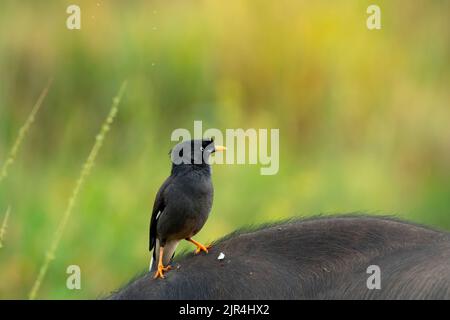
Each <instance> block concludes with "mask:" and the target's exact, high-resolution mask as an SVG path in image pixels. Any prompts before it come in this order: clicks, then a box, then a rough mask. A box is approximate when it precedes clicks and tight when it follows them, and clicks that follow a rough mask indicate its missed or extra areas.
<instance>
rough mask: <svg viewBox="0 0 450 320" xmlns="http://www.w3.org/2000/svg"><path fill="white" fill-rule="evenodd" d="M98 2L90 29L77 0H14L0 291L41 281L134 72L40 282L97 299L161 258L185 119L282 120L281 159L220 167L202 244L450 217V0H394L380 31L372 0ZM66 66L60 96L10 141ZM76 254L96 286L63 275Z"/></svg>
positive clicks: (221, 122) (2, 39)
mask: <svg viewBox="0 0 450 320" xmlns="http://www.w3.org/2000/svg"><path fill="white" fill-rule="evenodd" d="M99 4H100V6H97V3H96V2H92V1H87V0H81V1H79V5H80V6H81V8H82V19H83V20H82V30H80V31H69V30H67V29H66V28H65V18H66V16H67V15H66V14H65V8H66V5H65V4H61V3H59V2H52V3H50V2H46V3H44V2H39V1H32V0H24V1H12V0H5V1H3V2H2V4H1V9H0V70H1V72H0V84H1V85H0V161H1V163H0V168H2V167H4V166H5V165H6V166H7V167H6V172H7V178H5V179H3V180H2V181H1V183H0V212H1V213H2V214H3V213H4V212H6V209H7V207H8V206H9V205H11V208H13V213H12V214H11V216H10V221H9V223H8V228H7V232H6V234H5V238H4V241H3V243H4V247H3V248H2V249H1V250H0V298H20V299H23V298H27V297H29V294H30V289H31V288H32V286H33V284H34V282H35V281H36V277H37V276H38V274H39V270H40V268H41V266H42V264H43V263H44V262H45V260H46V259H48V258H46V257H45V256H44V254H45V252H46V251H52V250H51V248H52V247H55V246H54V245H52V243H54V241H55V237H56V233H55V232H58V234H61V232H60V231H56V230H61V227H60V226H61V224H62V221H64V220H63V219H64V216H65V214H64V213H65V212H67V210H68V206H69V203H70V202H69V201H68V199H71V198H72V197H73V193H74V184H76V181H78V180H79V179H80V164H81V163H83V161H84V154H85V152H87V148H89V147H90V146H91V145H92V143H93V141H92V140H93V137H96V135H97V134H98V130H99V128H98V126H99V124H100V123H103V122H104V116H105V114H107V113H108V111H109V107H110V106H109V105H105V101H109V99H110V98H111V96H112V95H113V93H114V92H116V90H117V87H118V86H119V85H120V83H121V81H122V79H124V78H126V79H128V84H129V85H128V89H127V94H126V95H125V96H124V98H123V100H122V101H121V103H120V113H118V114H117V117H116V119H115V120H114V130H111V131H110V132H108V138H107V139H105V140H104V141H103V143H102V149H101V152H100V153H99V154H98V156H97V158H96V164H97V165H96V166H95V167H93V169H92V171H91V173H90V176H89V179H88V180H87V181H86V182H87V183H85V184H84V185H83V187H82V192H80V193H78V194H77V196H76V201H74V203H73V208H72V209H70V212H71V214H69V215H70V219H68V220H67V223H64V227H63V228H62V230H63V232H62V236H60V235H58V236H57V237H58V238H60V239H61V241H59V240H58V241H57V245H56V248H57V250H55V251H56V254H55V256H56V258H55V259H54V260H51V264H50V265H49V269H48V272H47V273H46V276H45V278H44V279H43V281H42V282H41V286H40V287H39V291H38V294H37V295H36V297H37V298H48V299H83V298H96V297H98V296H99V295H102V294H107V293H108V292H109V291H111V290H114V289H116V288H118V287H119V286H121V285H122V284H124V283H125V282H127V281H128V280H129V279H130V278H131V277H133V276H134V275H135V274H137V273H140V272H141V271H143V270H145V269H146V268H147V266H148V259H149V253H148V250H147V247H148V224H149V220H150V213H151V208H152V205H153V200H154V196H155V194H156V192H157V190H158V188H159V187H160V185H161V183H162V182H163V181H164V179H165V178H166V177H167V175H168V174H169V172H170V161H169V157H168V152H169V149H170V148H171V147H172V146H173V143H172V142H171V141H170V134H171V133H172V131H173V130H174V129H177V128H187V129H191V128H192V127H193V121H194V120H203V126H204V128H210V127H214V128H219V129H221V130H225V129H226V128H243V129H248V128H256V129H259V128H266V129H270V128H279V129H280V148H281V150H280V152H281V154H280V171H279V173H278V174H277V175H275V176H261V175H260V173H259V166H251V165H216V166H214V168H213V182H214V187H215V199H214V205H213V210H212V213H211V216H210V218H209V220H208V222H207V224H206V225H205V227H204V228H203V229H202V230H201V232H200V233H199V234H198V236H197V237H196V240H198V241H200V242H202V243H209V242H211V241H212V240H215V239H217V238H220V237H221V236H223V235H225V234H227V233H228V232H231V231H233V230H235V229H236V228H238V227H241V226H244V225H248V224H258V223H262V222H267V221H273V220H278V219H282V218H288V217H292V216H310V215H317V214H320V213H325V214H335V213H340V212H342V213H347V212H353V211H365V212H368V213H371V214H394V215H397V216H399V217H401V218H404V219H407V220H412V221H416V222H420V223H425V224H428V225H431V226H434V227H437V228H440V229H444V230H450V219H449V217H450V215H449V212H450V152H449V148H448V146H449V144H448V141H449V139H448V137H450V108H448V101H450V92H449V90H448V88H449V87H450V76H449V75H450V64H449V63H448V56H449V52H450V28H448V21H449V17H448V12H450V10H449V9H450V2H448V1H433V2H430V1H426V0H419V1H415V2H414V3H412V2H411V1H406V0H402V1H395V2H393V1H380V2H379V5H380V6H381V8H382V29H381V30H379V31H373V32H372V31H369V30H367V28H366V26H365V19H366V8H367V6H368V5H369V4H372V3H371V2H367V3H366V2H364V1H362V2H360V1H358V2H356V1H350V0H344V1H339V3H330V1H325V0H318V1H315V2H314V3H308V2H305V1H268V0H267V1H266V0H263V1H262V2H261V3H260V4H258V5H255V4H254V2H253V1H250V0H236V1H235V0H231V1H227V2H211V1H204V2H202V1H189V0H188V1H175V2H173V3H172V2H171V3H170V4H168V3H167V1H152V2H149V1H143V0H138V1H133V2H132V3H125V2H121V1H117V0H113V1H107V2H102V1H99ZM37 19H38V20H39V24H38V27H37V25H36V21H37ZM411 21H414V23H411ZM153 27H156V30H154V28H153ZM51 77H53V78H54V82H53V84H52V86H51V92H49V94H48V96H47V97H46V98H45V102H44V103H45V107H44V105H42V108H41V109H40V110H39V113H38V116H37V117H36V122H35V123H34V124H33V126H31V127H28V128H29V129H27V130H26V131H25V133H26V134H24V135H23V139H22V138H21V139H20V144H19V146H20V147H19V148H17V149H16V150H17V152H13V153H12V152H11V149H13V150H14V147H13V146H14V145H17V143H16V141H17V139H18V134H17V133H18V132H24V131H21V127H23V126H24V119H27V118H28V117H29V116H30V106H31V105H34V104H35V103H36V97H37V96H39V94H40V92H41V91H42V88H43V87H44V86H45V82H46V81H47V79H48V78H51ZM33 118H34V116H33ZM96 142H97V140H96ZM11 154H13V157H12V159H13V160H12V162H11V161H8V159H10V158H11ZM2 171H3V170H2ZM2 218H3V217H2ZM183 249H187V250H193V248H192V246H191V245H189V244H182V246H181V248H180V250H179V251H180V252H181V251H182V250H183ZM51 256H52V255H50V256H49V257H51ZM71 264H76V265H79V266H80V267H81V286H82V289H81V290H68V289H67V288H66V279H67V276H68V275H67V274H66V269H67V266H68V265H71Z"/></svg>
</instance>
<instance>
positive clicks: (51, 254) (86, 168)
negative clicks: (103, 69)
mask: <svg viewBox="0 0 450 320" xmlns="http://www.w3.org/2000/svg"><path fill="white" fill-rule="evenodd" d="M125 88H126V83H125V82H124V83H123V84H122V86H121V87H120V90H119V92H118V94H117V96H116V97H115V98H114V99H113V104H112V107H111V110H110V111H109V114H108V117H107V118H106V120H105V122H104V123H103V126H102V127H101V130H100V132H99V134H98V135H97V136H96V138H95V140H96V141H95V143H94V146H93V147H92V150H91V152H90V153H89V156H88V158H87V160H86V162H85V163H84V165H83V168H82V170H81V174H80V177H79V178H78V180H77V182H76V185H75V188H74V189H73V192H72V196H71V197H70V199H69V202H68V204H67V208H66V211H64V214H63V216H62V219H61V221H60V223H59V224H58V227H57V229H56V232H55V235H54V237H53V241H52V243H51V246H50V248H49V250H48V251H47V254H46V255H45V260H44V263H43V264H42V266H41V269H40V270H39V274H38V277H37V279H36V281H35V282H34V285H33V288H32V289H31V291H30V294H29V298H30V299H35V298H36V295H37V292H38V290H39V287H40V286H41V283H42V281H43V280H44V277H45V275H46V273H47V270H48V268H49V266H50V262H51V261H52V260H53V259H55V253H56V250H57V249H58V245H59V242H60V241H61V238H62V236H63V234H64V230H65V229H66V227H67V222H68V221H69V218H70V215H71V214H72V210H73V207H74V206H75V202H76V200H77V197H78V194H79V193H80V190H81V187H82V186H83V183H84V182H85V179H86V177H87V176H88V175H89V173H90V172H91V169H92V167H93V166H94V162H95V159H96V158H97V155H98V152H99V151H100V148H101V147H102V145H103V140H104V138H105V136H106V133H107V132H108V131H109V129H110V126H111V124H112V122H113V121H114V118H115V117H116V114H117V111H118V106H119V103H120V100H121V99H122V95H123V93H124V91H125Z"/></svg>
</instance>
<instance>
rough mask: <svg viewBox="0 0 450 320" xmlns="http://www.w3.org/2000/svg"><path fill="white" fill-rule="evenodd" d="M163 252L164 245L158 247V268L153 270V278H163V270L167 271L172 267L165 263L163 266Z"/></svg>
mask: <svg viewBox="0 0 450 320" xmlns="http://www.w3.org/2000/svg"><path fill="white" fill-rule="evenodd" d="M163 253H164V247H160V248H159V260H158V269H157V270H156V272H155V275H154V277H153V278H154V279H157V278H162V279H164V271H169V270H170V269H172V267H171V266H170V265H167V267H164V265H163Z"/></svg>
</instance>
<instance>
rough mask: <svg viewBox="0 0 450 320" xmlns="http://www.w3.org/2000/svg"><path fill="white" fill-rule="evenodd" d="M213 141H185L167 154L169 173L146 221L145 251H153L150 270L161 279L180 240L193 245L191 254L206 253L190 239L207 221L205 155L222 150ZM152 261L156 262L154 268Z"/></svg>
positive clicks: (210, 192) (208, 177)
mask: <svg viewBox="0 0 450 320" xmlns="http://www.w3.org/2000/svg"><path fill="white" fill-rule="evenodd" d="M225 149H226V148H225V147H223V146H215V145H214V140H213V139H203V140H189V141H184V142H181V143H179V144H177V145H176V146H175V147H174V148H173V149H172V150H171V152H170V155H171V160H172V171H171V173H170V176H169V177H168V178H167V179H166V181H165V182H164V183H163V184H162V186H161V188H160V189H159V191H158V193H157V194H156V199H155V203H154V205H153V212H152V217H151V221H150V241H149V250H150V251H152V250H153V255H152V260H151V262H150V271H153V270H156V272H155V276H154V278H164V271H168V270H170V265H169V263H170V261H171V260H172V257H173V255H174V254H175V249H176V247H177V245H178V243H179V242H180V241H181V240H183V239H184V240H187V241H189V242H192V243H193V244H194V245H196V246H197V249H196V251H195V253H199V252H201V251H204V252H206V253H208V249H209V247H208V246H204V245H203V244H201V243H199V242H197V241H195V240H194V239H192V237H193V236H194V235H196V234H197V233H198V232H199V231H200V229H201V228H202V227H203V225H204V224H205V222H206V220H207V219H208V216H209V212H210V211H211V207H212V203H213V193H214V189H213V185H212V181H211V167H210V164H209V156H210V155H211V154H213V153H214V152H216V151H223V150H225ZM154 261H158V264H157V267H156V268H154V266H153V264H154Z"/></svg>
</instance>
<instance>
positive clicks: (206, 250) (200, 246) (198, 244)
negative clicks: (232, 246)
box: [195, 243, 212, 254]
mask: <svg viewBox="0 0 450 320" xmlns="http://www.w3.org/2000/svg"><path fill="white" fill-rule="evenodd" d="M196 246H197V249H195V254H199V253H200V252H201V251H203V252H205V253H208V249H211V247H212V246H211V245H210V244H209V245H207V246H204V245H202V244H201V243H197V244H196Z"/></svg>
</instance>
